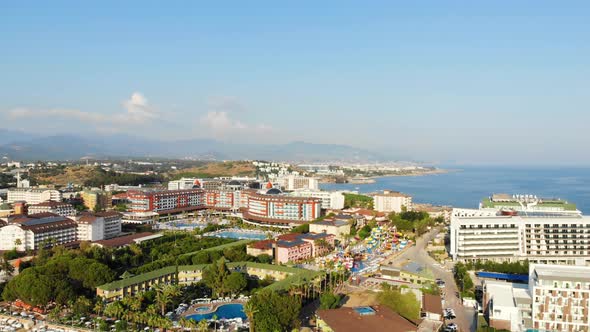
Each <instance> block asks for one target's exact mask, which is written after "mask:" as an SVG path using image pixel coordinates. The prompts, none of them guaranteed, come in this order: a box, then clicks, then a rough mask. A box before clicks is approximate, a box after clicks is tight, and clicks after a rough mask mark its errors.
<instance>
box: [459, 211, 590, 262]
mask: <svg viewBox="0 0 590 332" xmlns="http://www.w3.org/2000/svg"><path fill="white" fill-rule="evenodd" d="M450 233H451V234H450V235H451V250H450V253H451V255H452V256H453V258H454V259H455V260H460V261H474V260H493V261H516V260H525V259H528V260H529V261H531V262H538V263H545V264H551V263H555V264H569V265H587V264H589V263H590V218H589V217H586V216H581V215H576V214H573V215H561V214H557V215H556V214H532V213H526V215H520V214H519V213H517V212H515V211H509V212H506V211H494V210H465V209H455V210H453V216H452V217H451V227H450Z"/></svg>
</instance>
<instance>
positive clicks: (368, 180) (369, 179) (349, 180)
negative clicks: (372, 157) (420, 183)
mask: <svg viewBox="0 0 590 332" xmlns="http://www.w3.org/2000/svg"><path fill="white" fill-rule="evenodd" d="M460 171H461V169H443V168H437V169H433V170H428V171H420V172H408V173H403V174H400V173H399V172H392V173H388V174H381V175H371V176H361V177H358V178H357V180H356V181H355V178H354V177H346V182H336V181H334V180H333V179H320V181H319V182H320V183H335V184H372V183H375V182H376V180H377V179H380V178H389V177H403V176H428V175H437V174H446V173H452V172H460ZM326 180H328V181H326Z"/></svg>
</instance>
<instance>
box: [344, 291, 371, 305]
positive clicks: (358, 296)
mask: <svg viewBox="0 0 590 332" xmlns="http://www.w3.org/2000/svg"><path fill="white" fill-rule="evenodd" d="M346 296H347V297H348V299H347V301H346V303H344V307H358V306H367V305H368V306H371V305H377V304H379V302H377V294H376V293H373V292H370V291H358V292H353V293H349V294H346Z"/></svg>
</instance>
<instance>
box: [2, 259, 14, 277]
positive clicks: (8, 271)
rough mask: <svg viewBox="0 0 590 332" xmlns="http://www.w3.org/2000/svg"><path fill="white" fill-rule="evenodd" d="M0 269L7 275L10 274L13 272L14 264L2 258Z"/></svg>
mask: <svg viewBox="0 0 590 332" xmlns="http://www.w3.org/2000/svg"><path fill="white" fill-rule="evenodd" d="M0 271H4V273H5V274H6V275H7V276H11V275H12V273H14V266H12V264H10V262H9V261H8V260H7V259H6V258H2V261H0Z"/></svg>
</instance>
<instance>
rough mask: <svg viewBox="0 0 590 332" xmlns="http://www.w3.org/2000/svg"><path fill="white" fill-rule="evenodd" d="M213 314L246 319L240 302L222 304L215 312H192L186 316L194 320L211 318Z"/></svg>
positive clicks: (218, 317)
mask: <svg viewBox="0 0 590 332" xmlns="http://www.w3.org/2000/svg"><path fill="white" fill-rule="evenodd" d="M213 315H217V319H221V318H225V319H229V318H238V317H240V318H242V319H246V314H245V313H244V306H243V305H242V304H240V303H232V304H224V305H222V306H220V307H218V308H217V310H216V311H215V312H211V313H208V314H194V315H190V316H187V318H188V319H192V320H195V321H200V320H203V319H211V318H213Z"/></svg>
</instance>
